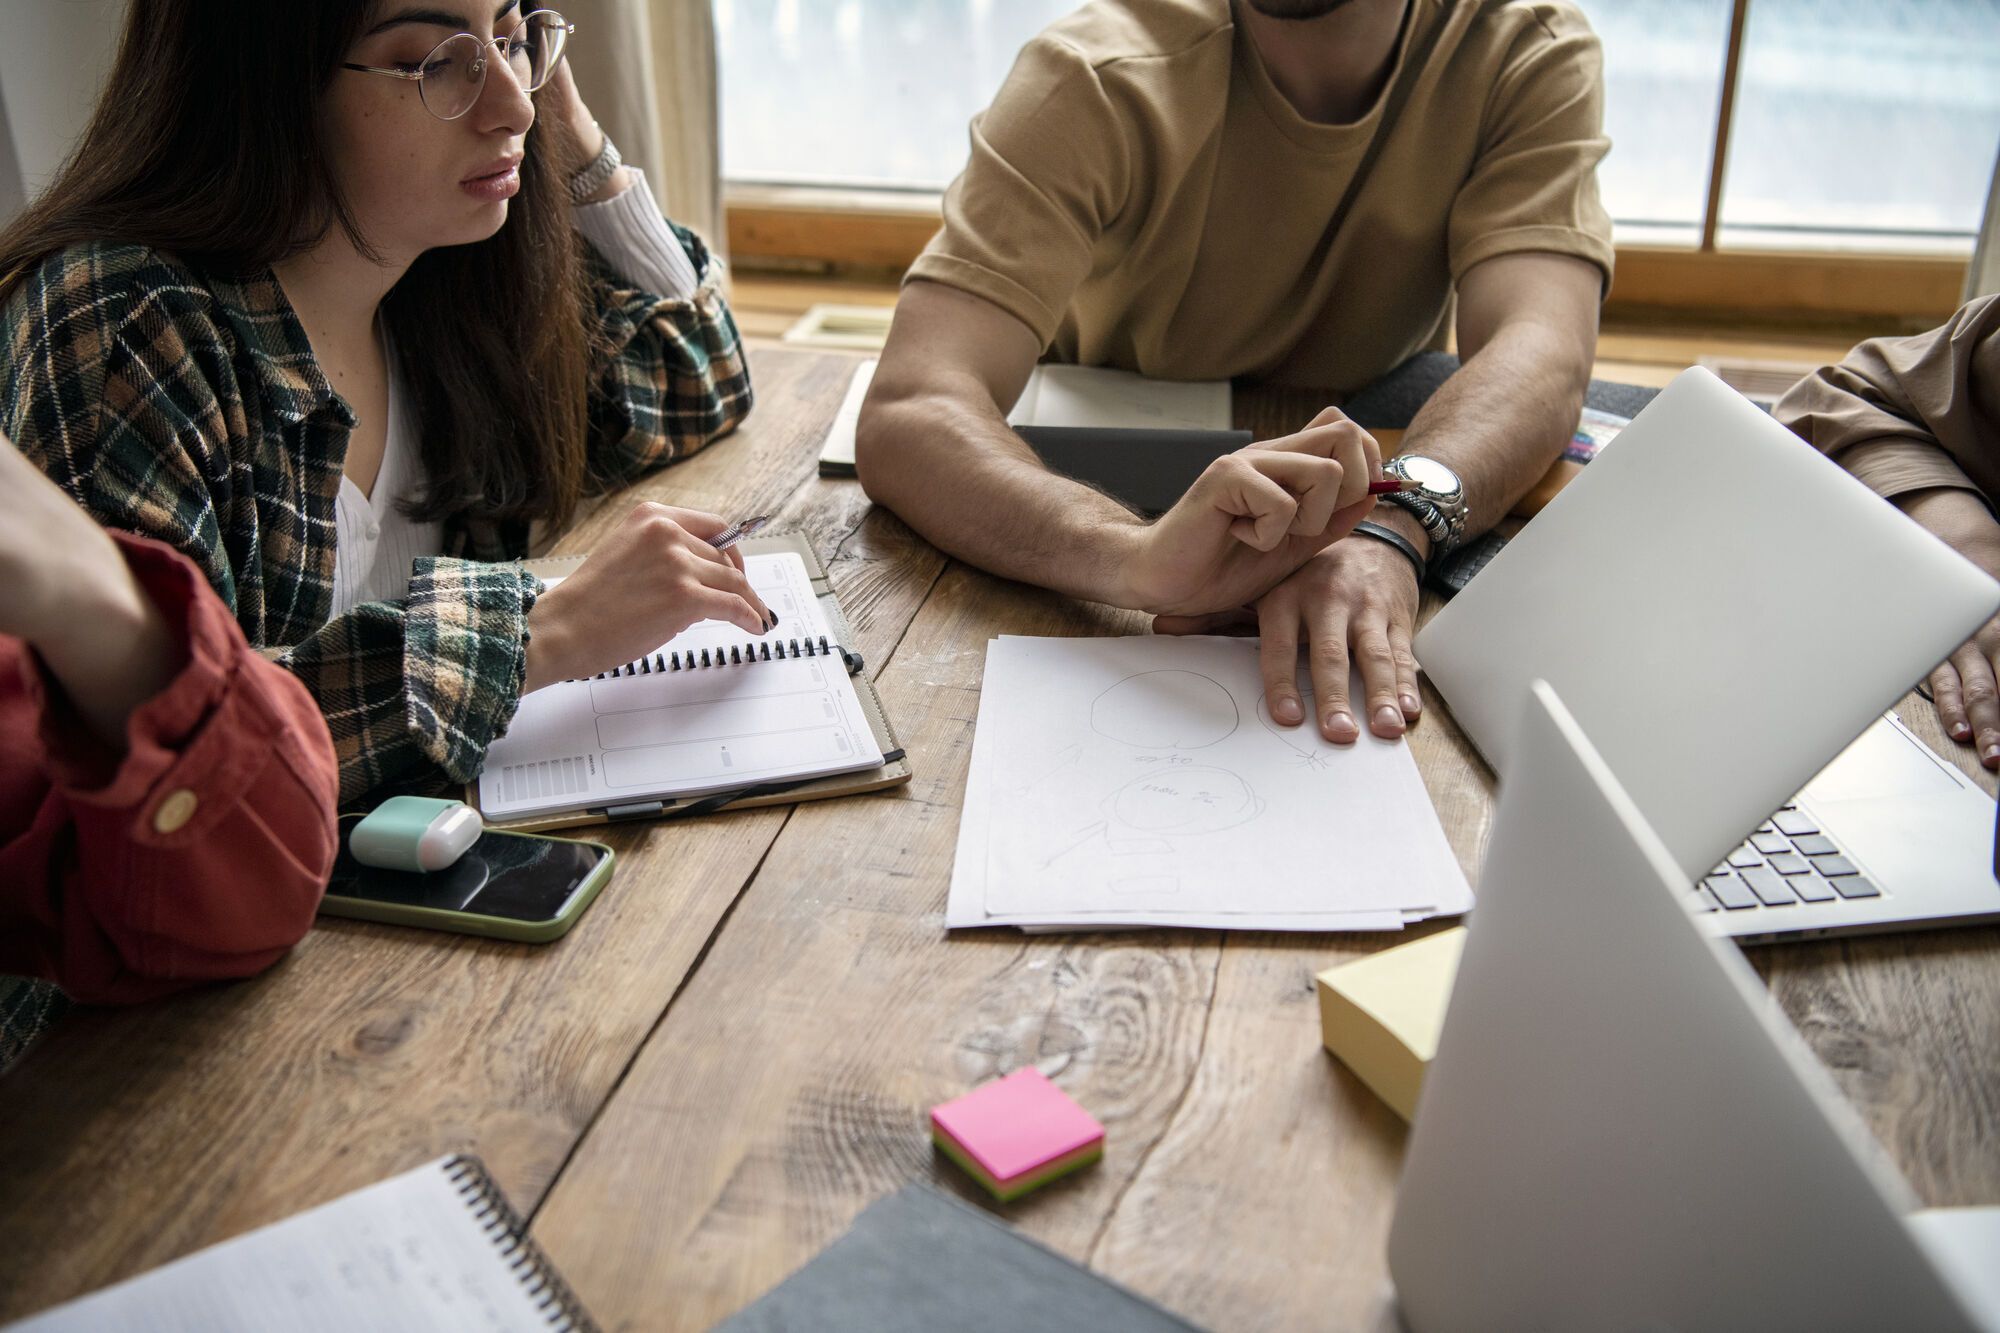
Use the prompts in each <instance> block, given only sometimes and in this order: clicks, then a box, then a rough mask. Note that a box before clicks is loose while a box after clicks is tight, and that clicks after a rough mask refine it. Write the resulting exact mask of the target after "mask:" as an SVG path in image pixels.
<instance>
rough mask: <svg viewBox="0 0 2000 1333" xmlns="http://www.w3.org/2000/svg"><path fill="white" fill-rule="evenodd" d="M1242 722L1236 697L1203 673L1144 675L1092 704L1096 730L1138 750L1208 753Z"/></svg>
mask: <svg viewBox="0 0 2000 1333" xmlns="http://www.w3.org/2000/svg"><path fill="white" fill-rule="evenodd" d="M1241 720H1242V714H1241V713H1239V712H1238V711H1237V707H1236V696H1235V695H1233V694H1231V693H1230V692H1229V691H1228V689H1227V688H1225V687H1224V686H1223V685H1222V683H1221V682H1219V681H1217V680H1216V679H1214V678H1213V677H1212V676H1204V675H1202V674H1201V673H1200V672H1198V671H1141V672H1139V673H1137V674H1135V675H1130V676H1127V677H1125V678H1124V679H1123V680H1121V681H1119V682H1118V683H1117V684H1115V685H1113V686H1111V687H1110V688H1109V689H1107V690H1105V691H1104V692H1103V693H1102V694H1100V695H1098V696H1097V698H1096V699H1094V700H1092V701H1091V705H1090V728H1091V730H1092V731H1095V732H1096V733H1097V734H1098V735H1100V736H1103V737H1105V738H1107V739H1109V740H1114V741H1122V742H1123V743H1124V744H1126V745H1130V746H1132V747H1133V748H1134V749H1139V750H1205V749H1207V748H1208V747H1209V746H1211V745H1220V744H1222V742H1224V741H1226V740H1228V739H1229V738H1230V737H1231V736H1234V735H1235V734H1236V726H1237V723H1238V722H1240V721H1241Z"/></svg>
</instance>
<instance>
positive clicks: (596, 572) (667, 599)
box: [523, 502, 776, 692]
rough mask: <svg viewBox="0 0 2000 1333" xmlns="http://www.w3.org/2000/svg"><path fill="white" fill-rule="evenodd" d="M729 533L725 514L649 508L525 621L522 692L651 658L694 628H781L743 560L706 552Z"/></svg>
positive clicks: (629, 518) (732, 553) (635, 513)
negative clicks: (715, 624) (718, 624)
mask: <svg viewBox="0 0 2000 1333" xmlns="http://www.w3.org/2000/svg"><path fill="white" fill-rule="evenodd" d="M728 527H729V520H728V519H726V518H723V517H721V516H720V515H718V514H705V513H702V512H700V511H699V510H694V509H675V508H671V507H670V506H667V505H662V504H653V503H651V502H647V503H642V504H640V505H639V506H638V507H637V508H635V509H633V510H632V512H631V513H629V514H627V515H626V516H625V521H624V522H622V523H620V524H619V525H618V527H617V528H616V529H614V530H613V531H612V533H611V535H610V536H609V537H607V538H606V539H605V540H604V541H603V542H601V543H600V544H599V545H598V547H597V549H596V550H594V551H592V552H591V553H590V558H589V559H588V560H586V561H584V562H583V565H582V567H581V568H579V569H578V570H577V571H576V573H574V574H571V575H570V576H569V577H568V578H566V579H564V580H563V581H562V582H561V583H560V584H559V585H557V586H556V587H554V588H551V589H549V590H548V591H547V592H545V593H543V594H542V596H541V598H540V599H539V600H538V601H536V603H535V608H534V610H532V611H530V612H529V613H528V635H529V637H528V671H527V681H526V683H525V685H524V687H523V689H524V692H525V691H532V690H538V689H540V688H542V687H543V686H544V685H553V684H555V683H556V682H557V681H559V680H573V679H577V678H580V677H583V676H589V675H594V674H595V673H597V672H599V671H603V670H606V669H607V668H610V667H614V666H617V665H619V664H621V663H624V662H630V661H632V660H633V659H634V658H636V657H639V656H640V655H642V654H645V653H650V652H652V651H653V650H654V649H655V648H657V647H659V646H660V645H661V644H663V643H665V642H666V641H667V640H668V639H671V638H673V637H674V635H676V634H679V633H680V632H681V631H682V630H684V629H686V628H687V627H688V626H689V625H692V624H694V623H695V622H696V621H697V620H721V621H725V622H727V623H729V624H731V625H735V626H736V627H737V628H739V629H741V630H743V631H744V632H745V633H746V634H762V633H764V632H765V631H766V630H769V629H770V628H772V626H773V625H775V624H776V618H775V617H774V616H772V614H771V608H770V607H768V606H766V605H764V599H763V598H761V597H759V596H758V595H757V593H756V591H755V590H754V589H752V588H751V586H750V580H749V579H747V578H745V577H744V575H743V555H742V553H741V552H740V551H738V550H736V549H734V548H732V549H730V550H727V551H718V550H716V549H715V548H714V547H713V546H711V545H709V541H710V539H712V538H714V537H716V536H717V535H719V534H720V533H722V532H723V531H724V530H725V529H727V528H728Z"/></svg>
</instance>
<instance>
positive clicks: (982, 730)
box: [945, 636, 1472, 931]
mask: <svg viewBox="0 0 2000 1333" xmlns="http://www.w3.org/2000/svg"><path fill="white" fill-rule="evenodd" d="M1354 688H1355V690H1356V695H1355V697H1356V698H1359V697H1361V695H1360V693H1359V691H1360V684H1359V681H1358V680H1357V681H1356V682H1355V686H1354ZM1300 689H1301V693H1302V694H1303V695H1304V698H1305V701H1306V716H1307V717H1308V718H1310V717H1312V716H1313V702H1312V692H1311V685H1310V682H1309V681H1308V680H1307V679H1306V678H1305V675H1304V673H1303V672H1301V676H1300ZM1471 906H1472V890H1471V888H1470V886H1468V885H1467V883H1466V881H1465V875H1464V873H1463V872H1462V871H1461V870H1460V869H1459V865H1458V858H1457V857H1456V856H1454V855H1453V853H1452V850H1451V846H1450V844H1449V843H1448V842H1447V841H1446V840H1445V836H1444V829H1443V828H1442V827H1441V826H1440V825H1439V823H1438V818H1437V811H1436V808H1435V807H1434V806H1433V805H1432V804H1431V800H1430V794H1429V793H1428V792H1427V791H1425V789H1424V784H1423V778H1422V776H1421V775H1420V774H1419V773H1418V772H1417V766H1416V762H1415V761H1414V760H1413V759H1412V758H1411V756H1410V751H1409V748H1408V747H1407V746H1406V745H1404V744H1403V743H1402V742H1401V741H1383V740H1377V739H1376V738H1374V737H1373V736H1369V735H1365V734H1364V735H1363V736H1362V738H1361V739H1360V740H1359V741H1358V742H1356V743H1355V744H1354V745H1351V746H1335V745H1330V744H1328V743H1327V742H1326V741H1325V740H1323V739H1322V738H1321V737H1320V735H1319V732H1318V730H1317V728H1316V727H1314V726H1313V724H1312V723H1310V722H1307V723H1305V724H1303V725H1301V726H1297V727H1282V726H1279V725H1278V724H1277V723H1276V722H1274V721H1272V720H1271V717H1270V714H1269V713H1268V712H1266V711H1265V708H1264V702H1263V680H1262V677H1261V675H1260V673H1259V670H1258V662H1257V641H1256V640H1255V639H1233V638H1209V637H1187V638H1176V637H1153V636H1139V637H1131V638H1117V639H1037V638H1022V637H1012V636H1009V637H1004V638H999V639H994V640H993V641H991V642H990V643H989V644H988V645H987V653H986V678H985V683H984V685H983V687H982V689H981V693H980V701H979V722H978V730H977V733H976V735H975V737H974V741H973V748H972V772H971V777H970V779H969V781H968V783H967V787H966V795H965V809H964V812H963V814H962V816H961V820H960V823H959V832H958V852H957V856H956V858H955V860H954V863H953V867H952V879H951V894H950V899H949V901H948V903H947V905H946V911H945V924H946V925H947V926H949V927H952V928H961V927H969V926H1019V927H1023V928H1026V929H1041V930H1050V929H1054V930H1074V929H1096V928H1106V927H1114V926H1192V927H1206V928H1221V929H1236V930H1315V931H1341V930H1399V929H1401V928H1402V927H1403V926H1405V925H1407V924H1409V923H1410V922H1413V921H1420V920H1424V919H1426V918H1428V917H1432V916H1441V915H1455V914H1457V913H1460V912H1464V911H1466V910H1468V909H1469V908H1470V907H1471Z"/></svg>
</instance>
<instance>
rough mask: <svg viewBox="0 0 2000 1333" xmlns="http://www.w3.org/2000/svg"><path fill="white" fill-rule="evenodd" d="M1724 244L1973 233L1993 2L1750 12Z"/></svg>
mask: <svg viewBox="0 0 2000 1333" xmlns="http://www.w3.org/2000/svg"><path fill="white" fill-rule="evenodd" d="M1744 36H1745V40H1744V46H1743V72H1742V77H1741V80H1740V82H1739V84H1738V91H1737V103H1736V115H1735V126H1734V129H1733V131H1732V132H1731V135H1730V147H1729V169H1728V173H1727V175H1726V176H1725V177H1724V180H1723V187H1722V214H1721V222H1722V226H1723V227H1724V229H1725V234H1724V240H1725V243H1727V242H1732V241H1733V242H1737V243H1750V242H1754V243H1757V244H1770V243H1784V242H1787V241H1790V242H1791V243H1797V242H1798V241H1800V240H1807V241H1810V240H1811V239H1812V238H1813V237H1814V236H1815V235H1819V236H1824V235H1825V234H1826V233H1828V232H1839V233H1845V234H1847V235H1848V236H1849V237H1851V238H1853V239H1854V240H1856V241H1866V240H1869V239H1875V240H1880V239H1881V238H1882V237H1883V236H1884V235H1885V234H1887V235H1890V236H1896V237H1901V238H1905V239H1907V240H1909V241H1922V240H1925V239H1937V238H1958V237H1970V236H1971V235H1972V234H1973V233H1974V232H1976V231H1978V230H1979V219H1980V217H1981V215H1982V213H1983V212H1984V210H1985V207H1986V191H1987V188H1988V186H1989V185H1990V183H1991V182H1992V179H1993V157H1994V152H1995V149H1996V146H2000V3H1995V0H1752V3H1751V5H1750V19H1749V27H1748V29H1747V30H1746V32H1745V35H1744Z"/></svg>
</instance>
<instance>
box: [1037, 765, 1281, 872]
mask: <svg viewBox="0 0 2000 1333" xmlns="http://www.w3.org/2000/svg"><path fill="white" fill-rule="evenodd" d="M1263 810H1264V803H1263V801H1261V800H1259V799H1258V797H1257V793H1256V792H1255V791H1253V790H1252V789H1251V787H1250V784H1249V783H1247V782H1245V781H1244V780H1243V779H1242V777H1240V776H1239V775H1237V774H1235V773H1232V772H1230V771H1229V770H1227V769H1222V768H1209V767H1191V768H1161V769H1155V770H1153V771H1152V772H1149V773H1144V774H1141V775H1140V776H1139V777H1136V778H1134V779H1132V780H1131V781H1130V782H1127V783H1126V784H1125V785H1123V786H1122V787H1119V788H1118V789H1117V790H1116V791H1113V792H1112V793H1111V794H1110V795H1109V796H1107V797H1105V798H1104V800H1103V801H1102V802H1101V803H1100V804H1099V805H1098V812H1099V813H1100V814H1102V815H1103V816H1104V817H1103V818H1102V819H1099V820H1095V821H1093V822H1091V823H1090V824H1087V825H1085V826H1084V827H1082V828H1080V829H1078V830H1076V832H1075V834H1074V836H1073V837H1072V838H1071V840H1070V841H1069V842H1068V843H1067V844H1066V845H1064V846H1063V847H1061V848H1059V849H1058V850H1057V851H1056V852H1055V853H1054V854H1053V855H1051V856H1050V857H1049V858H1048V859H1047V860H1045V861H1043V862H1042V863H1041V868H1042V869H1043V870H1047V869H1048V868H1049V867H1051V866H1053V865H1055V863H1056V862H1058V861H1060V860H1062V859H1063V858H1064V857H1065V856H1068V855H1069V854H1070V853H1072V852H1074V851H1077V850H1078V849H1079V848H1082V847H1085V846H1088V845H1091V844H1096V845H1095V846H1094V848H1093V850H1094V851H1096V852H1100V853H1102V854H1104V855H1107V856H1155V855H1159V854H1161V853H1167V854H1172V853H1175V852H1178V851H1179V850H1180V843H1179V841H1178V840H1179V839H1181V838H1188V837H1203V836H1206V835H1208V834H1212V833H1221V832H1223V831H1225V830H1227V829H1232V828H1235V827H1237V826H1238V825H1241V824H1247V823H1249V822H1250V821H1251V820H1253V819H1255V818H1256V817H1257V816H1258V815H1260V814H1262V813H1263Z"/></svg>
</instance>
